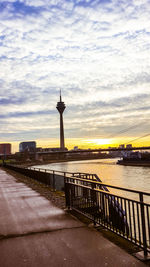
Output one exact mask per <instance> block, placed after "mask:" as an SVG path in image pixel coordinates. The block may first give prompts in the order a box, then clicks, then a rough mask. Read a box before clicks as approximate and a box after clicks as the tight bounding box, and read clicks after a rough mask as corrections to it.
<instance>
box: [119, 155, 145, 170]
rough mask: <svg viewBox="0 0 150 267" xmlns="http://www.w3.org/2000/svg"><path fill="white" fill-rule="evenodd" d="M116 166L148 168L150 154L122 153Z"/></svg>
mask: <svg viewBox="0 0 150 267" xmlns="http://www.w3.org/2000/svg"><path fill="white" fill-rule="evenodd" d="M117 164H120V165H125V166H142V167H150V153H149V152H139V151H136V152H131V151H128V152H124V153H123V155H122V159H120V160H118V161H117Z"/></svg>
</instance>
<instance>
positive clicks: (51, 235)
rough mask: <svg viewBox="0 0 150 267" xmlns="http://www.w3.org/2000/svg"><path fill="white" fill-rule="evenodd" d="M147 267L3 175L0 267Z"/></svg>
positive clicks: (0, 182) (0, 175) (0, 178)
mask: <svg viewBox="0 0 150 267" xmlns="http://www.w3.org/2000/svg"><path fill="white" fill-rule="evenodd" d="M14 266H17V267H24V266H27V267H49V266H51V267H55V266H57V267H63V266H66V267H67V266H69V267H76V266H77V267H82V266H85V267H89V266H90V267H97V266H101V267H103V266H111V267H117V266H118V267H120V266H129V267H131V266H139V267H140V266H145V264H144V263H142V262H140V261H138V260H137V259H136V258H134V257H133V256H131V255H129V254H128V253H126V252H125V251H124V250H122V249H121V248H119V247H117V246H116V245H115V244H113V243H111V242H110V241H109V240H107V239H105V238H104V237H103V236H102V235H101V234H100V233H99V232H98V231H96V230H95V229H92V228H89V227H87V226H85V225H84V224H82V223H81V222H79V221H78V220H77V219H75V218H73V217H72V216H71V215H69V214H67V213H65V211H64V210H62V209H59V208H57V207H55V206H54V205H53V204H52V203H51V202H50V201H49V200H47V199H45V198H44V197H42V196H41V195H40V194H38V193H37V192H35V191H33V190H32V189H31V188H29V187H27V185H25V184H23V183H20V182H17V180H16V179H15V178H14V177H13V176H11V175H9V174H7V173H6V172H5V171H3V170H2V169H0V267H14Z"/></svg>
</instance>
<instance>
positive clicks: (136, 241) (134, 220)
mask: <svg viewBox="0 0 150 267" xmlns="http://www.w3.org/2000/svg"><path fill="white" fill-rule="evenodd" d="M132 210H133V226H134V238H135V244H136V243H137V240H136V224H135V211H134V201H132Z"/></svg>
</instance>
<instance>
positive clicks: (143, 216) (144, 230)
mask: <svg viewBox="0 0 150 267" xmlns="http://www.w3.org/2000/svg"><path fill="white" fill-rule="evenodd" d="M139 197H140V202H141V203H140V209H141V222H142V235H143V246H144V256H145V257H146V256H147V255H148V252H147V242H146V227H145V212H144V203H143V194H142V193H140V194H139Z"/></svg>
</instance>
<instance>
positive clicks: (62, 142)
mask: <svg viewBox="0 0 150 267" xmlns="http://www.w3.org/2000/svg"><path fill="white" fill-rule="evenodd" d="M56 108H57V110H58V112H59V114H60V148H61V150H64V148H65V140H64V124H63V112H64V110H65V108H66V106H65V103H64V102H62V98H61V91H60V101H59V102H57V106H56Z"/></svg>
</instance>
